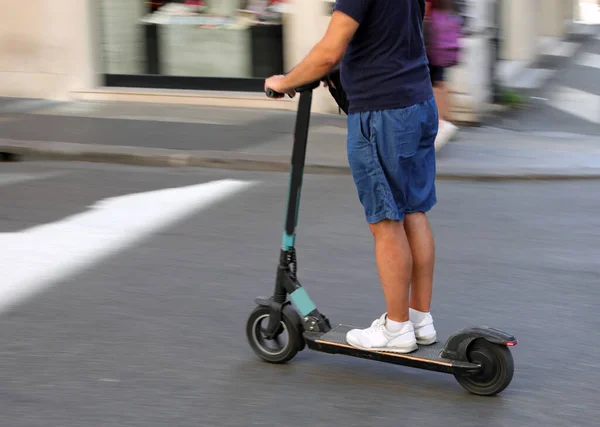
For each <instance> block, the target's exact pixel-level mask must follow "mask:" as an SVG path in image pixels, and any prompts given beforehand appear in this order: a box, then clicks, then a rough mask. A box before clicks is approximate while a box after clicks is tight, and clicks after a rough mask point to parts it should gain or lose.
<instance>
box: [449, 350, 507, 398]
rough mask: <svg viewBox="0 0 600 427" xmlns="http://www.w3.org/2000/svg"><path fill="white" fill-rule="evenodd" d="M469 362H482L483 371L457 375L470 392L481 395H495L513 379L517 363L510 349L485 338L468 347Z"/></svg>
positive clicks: (461, 383) (457, 378)
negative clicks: (515, 363)
mask: <svg viewBox="0 0 600 427" xmlns="http://www.w3.org/2000/svg"><path fill="white" fill-rule="evenodd" d="M467 358H468V360H469V362H473V363H479V364H481V367H482V369H481V372H478V373H477V374H471V375H467V376H463V375H455V377H456V380H457V381H458V382H459V384H460V385H461V386H462V387H463V388H464V389H465V390H467V391H468V392H470V393H473V394H476V395H479V396H494V395H496V394H498V393H500V392H501V391H503V390H504V389H505V388H506V387H508V385H509V384H510V382H511V381H512V378H513V374H514V370H515V365H514V361H513V357H512V354H511V353H510V350H509V349H508V348H507V347H505V346H503V345H499V344H494V343H491V342H489V341H487V340H485V339H483V338H479V339H476V340H475V341H473V342H472V343H471V345H469V347H468V349H467Z"/></svg>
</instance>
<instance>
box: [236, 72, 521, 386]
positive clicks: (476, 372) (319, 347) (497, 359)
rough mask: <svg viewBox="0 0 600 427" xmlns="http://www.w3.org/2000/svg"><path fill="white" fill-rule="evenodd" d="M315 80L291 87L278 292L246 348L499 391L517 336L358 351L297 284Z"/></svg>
mask: <svg viewBox="0 0 600 427" xmlns="http://www.w3.org/2000/svg"><path fill="white" fill-rule="evenodd" d="M334 73H338V74H334V75H333V77H335V78H334V81H335V83H336V85H335V86H334V85H333V84H332V79H331V78H330V77H331V74H330V75H329V76H328V77H326V78H324V79H327V78H329V79H328V80H327V81H328V83H329V88H330V92H331V94H332V96H334V98H335V99H336V101H337V102H338V105H340V108H341V109H343V110H344V111H345V112H346V114H347V113H348V110H347V107H348V104H347V101H346V98H345V95H344V92H343V88H342V87H341V82H340V80H339V71H335V72H334ZM322 80H323V79H322ZM323 81H326V80H323ZM320 82H321V80H319V81H316V82H313V83H311V84H308V85H306V86H303V87H301V88H298V89H296V92H297V93H299V94H300V100H299V105H298V111H297V116H296V127H295V133H294V138H295V141H294V147H293V150H292V160H291V174H290V181H289V192H288V201H287V214H286V218H285V228H284V232H283V242H282V247H281V251H280V254H279V266H278V267H277V273H276V278H275V290H274V292H273V295H272V296H271V297H268V298H266V297H263V298H256V299H255V302H256V304H257V307H256V308H255V309H254V311H252V313H251V314H250V316H249V318H248V321H247V324H246V335H247V338H248V341H249V343H250V347H251V348H252V349H253V350H254V352H255V353H256V355H257V356H258V357H260V358H261V359H263V360H264V361H266V362H270V363H286V362H288V361H290V360H291V359H292V358H293V357H294V356H295V355H296V354H297V353H298V352H299V351H302V350H304V348H305V347H306V346H308V348H309V349H311V350H315V351H320V352H323V353H329V354H342V355H346V356H353V357H358V358H362V359H369V360H374V361H378V362H386V363H391V364H395V365H404V366H409V367H413V368H419V369H425V370H430V371H436V372H441V373H447V374H452V375H454V377H455V378H456V380H457V381H458V383H459V384H460V385H461V386H462V387H463V388H464V389H465V390H467V391H468V392H470V393H473V394H475V395H479V396H493V395H496V394H498V393H500V392H502V391H503V390H504V389H505V388H506V387H508V385H509V384H510V382H511V380H512V378H513V373H514V361H513V357H512V354H511V352H510V350H509V347H512V346H515V345H516V344H517V343H518V340H517V339H516V338H515V337H514V336H512V335H510V334H508V333H506V332H503V331H500V330H498V329H494V328H490V327H486V326H476V327H469V328H465V329H462V330H460V331H458V332H455V333H454V334H452V335H451V336H450V337H448V339H447V340H446V342H445V343H440V342H438V343H435V344H433V345H429V346H419V348H418V349H417V350H415V351H413V352H412V353H408V354H402V353H393V352H384V351H367V350H362V349H358V348H355V347H353V346H351V345H350V344H348V343H347V341H346V333H347V332H348V331H349V330H350V329H353V327H351V326H348V325H337V326H334V327H332V326H331V323H330V321H329V319H328V318H327V317H326V316H325V315H324V314H323V313H321V312H320V311H319V310H318V309H317V307H316V305H315V303H314V302H313V301H312V300H311V299H310V297H309V295H308V293H307V292H306V289H305V288H304V287H303V286H302V285H301V284H300V282H299V281H298V275H297V273H298V271H297V265H298V264H297V259H296V249H295V247H294V243H295V235H296V226H297V224H298V209H299V202H300V192H301V187H302V177H303V172H304V163H305V157H306V145H307V141H308V129H309V124H310V109H311V103H312V95H313V90H314V89H316V88H317V87H319V85H320ZM267 96H269V97H271V98H280V97H282V96H283V95H282V94H279V93H276V92H274V91H273V90H271V89H267ZM292 303H293V305H292ZM294 306H295V308H294ZM284 336H287V340H285V342H284V340H282V338H283V337H284Z"/></svg>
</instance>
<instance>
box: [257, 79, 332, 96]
mask: <svg viewBox="0 0 600 427" xmlns="http://www.w3.org/2000/svg"><path fill="white" fill-rule="evenodd" d="M326 78H327V76H324V77H323V78H321V79H319V80H315V81H314V82H311V83H308V84H306V85H304V86H300V87H298V88H296V89H295V91H296V92H298V93H302V92H308V91H311V90H314V89H316V88H318V87H319V85H320V84H321V82H322V81H325V79H326ZM265 93H266V94H267V96H268V97H269V98H283V97H284V96H285V95H284V94H283V93H279V92H276V91H274V90H273V89H271V88H267V90H266V91H265Z"/></svg>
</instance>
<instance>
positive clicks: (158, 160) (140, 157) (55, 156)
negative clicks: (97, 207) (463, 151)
mask: <svg viewBox="0 0 600 427" xmlns="http://www.w3.org/2000/svg"><path fill="white" fill-rule="evenodd" d="M436 148H437V149H436V151H437V150H439V148H441V147H439V148H438V147H436ZM0 154H2V157H3V158H4V159H5V160H7V161H10V160H20V159H25V158H28V157H29V158H32V159H36V158H37V159H44V160H62V161H79V162H95V163H111V164H123V165H133V166H150V167H203V168H214V169H228V170H243V171H263V172H266V171H268V172H289V170H290V158H291V157H290V156H281V155H268V154H252V153H239V152H228V151H184V150H173V149H165V148H146V147H130V146H111V145H99V144H77V143H67V142H46V141H42V142H36V141H13V140H0ZM452 169H453V168H444V167H443V165H442V166H441V167H440V165H438V171H437V179H442V180H454V181H523V180H527V181H530V180H537V181H557V180H592V179H594V180H595V179H600V168H561V169H557V168H544V167H540V168H527V169H512V170H510V169H506V170H502V171H499V170H493V169H490V168H485V167H482V166H481V165H478V166H477V167H475V168H471V169H470V170H469V168H461V169H460V170H452ZM304 170H305V173H308V174H327V175H350V169H349V167H348V166H347V165H331V164H325V163H324V164H319V163H315V162H310V161H308V162H307V163H306V165H305V167H304Z"/></svg>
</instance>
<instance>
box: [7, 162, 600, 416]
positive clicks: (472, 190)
mask: <svg viewBox="0 0 600 427" xmlns="http://www.w3.org/2000/svg"><path fill="white" fill-rule="evenodd" d="M222 179H233V180H238V181H242V182H246V183H248V182H250V183H248V184H247V186H246V187H240V188H238V189H237V190H236V191H233V190H232V191H231V194H230V195H229V196H227V195H226V194H225V191H224V190H216V191H215V192H220V194H218V195H219V196H220V197H221V199H220V200H217V201H216V202H214V203H213V202H210V201H207V202H198V203H199V204H198V206H199V207H202V209H196V208H194V209H193V210H188V211H186V212H187V215H186V216H185V217H180V219H178V220H177V221H176V222H173V221H174V219H173V218H175V217H174V216H172V217H170V218H171V219H170V220H169V221H171V222H169V221H163V226H160V227H159V226H157V227H156V229H154V230H152V233H151V234H144V233H148V230H146V231H143V230H142V228H139V227H141V226H143V225H144V224H146V223H149V222H151V221H158V220H157V218H159V217H160V216H161V215H163V214H164V213H165V212H167V211H169V210H174V209H176V208H177V206H179V204H181V203H184V204H185V203H188V204H189V203H192V202H193V200H192V199H193V198H194V197H195V198H201V197H203V196H202V192H203V191H204V192H206V191H209V190H206V188H205V187H204V186H200V187H191V188H192V189H191V190H189V191H191V193H181V194H179V193H177V192H175V193H169V192H168V193H164V194H163V193H160V194H157V193H149V194H150V196H149V198H148V199H144V198H143V197H142V198H138V199H131V198H129V199H117V200H116V201H115V199H112V200H113V202H103V203H104V204H102V205H100V206H99V208H98V209H97V210H99V211H102V209H104V211H105V213H104V214H101V215H100V216H98V215H96V216H95V217H93V218H92V217H88V216H85V215H84V217H80V216H76V217H73V215H80V214H84V213H86V212H87V213H89V212H93V211H91V210H89V209H90V206H92V205H93V204H94V203H96V202H97V201H99V200H103V199H107V198H114V197H116V196H123V195H128V194H132V193H140V192H152V191H155V190H159V189H171V188H182V187H186V186H197V185H198V184H202V183H207V182H210V181H215V180H222ZM236 182H237V181H236ZM234 184H235V183H234ZM234 184H231V185H234ZM227 185H229V184H227ZM287 185H288V180H287V176H286V175H285V174H276V173H272V174H257V173H242V172H232V171H218V170H165V169H149V168H144V169H142V168H133V167H121V166H106V165H97V164H93V165H84V164H68V165H67V164H58V163H54V164H52V163H45V164H42V163H40V164H31V163H24V164H0V230H1V231H2V233H0V246H1V247H0V251H1V252H2V254H3V255H2V258H0V271H2V272H3V275H4V279H3V280H2V281H0V283H2V282H4V284H3V285H0V291H1V292H0V303H1V304H0V308H3V311H2V312H0V337H2V340H1V344H0V378H2V381H1V382H0V413H1V414H2V422H1V423H2V425H5V426H11V427H21V426H23V427H25V426H26V427H38V426H40V427H41V426H43V427H54V426H56V427H58V426H60V427H71V426H77V427H82V426H86V427H87V426H102V427H108V426H119V427H123V426H144V427H154V426H156V427H158V426H160V427H164V426H219V427H220V426H252V425H260V426H286V427H295V426H306V425H312V426H324V427H325V426H327V427H330V426H367V425H377V426H400V425H401V426H408V425H419V426H440V425H450V424H452V425H457V426H461V427H470V426H473V427H475V426H477V427H480V426H493V427H500V426H507V427H508V426H511V427H512V426H515V425H518V426H529V427H533V426H544V427H551V426H557V427H558V426H560V427H564V426H594V425H598V423H599V422H600V421H599V420H600V406H599V405H598V402H599V401H600V398H599V396H600V392H599V391H598V386H599V385H600V373H599V368H600V362H599V361H598V355H597V352H598V348H599V347H600V337H599V335H598V330H599V328H600V317H599V316H598V306H599V305H600V288H599V287H598V277H599V274H598V269H599V267H598V259H599V251H598V242H599V239H600V216H599V215H598V212H600V199H599V198H598V197H597V194H598V190H599V189H600V183H599V182H596V181H569V182H541V181H537V182H515V183H508V182H504V183H468V182H439V184H438V193H439V204H438V206H437V207H436V208H435V210H434V211H433V212H432V215H431V218H432V222H433V226H434V231H435V235H436V239H437V267H436V269H437V270H436V283H435V296H434V310H433V314H434V318H435V319H436V321H437V328H438V331H439V333H440V335H441V338H445V337H446V336H447V335H448V334H449V333H451V332H452V331H454V330H456V329H458V328H461V327H463V326H467V325H469V324H488V325H493V326H495V327H498V328H501V329H505V330H507V331H510V332H512V333H514V334H515V335H516V336H517V337H518V338H519V340H520V343H519V345H518V346H517V347H515V348H514V350H513V354H514V358H515V363H516V372H515V377H514V380H513V383H512V384H511V386H510V387H509V388H508V389H507V390H506V391H505V392H504V393H503V394H501V395H499V396H496V397H494V398H481V397H475V396H472V395H469V394H467V393H466V392H465V391H463V389H462V388H461V387H460V386H459V385H458V383H457V382H456V381H455V380H454V378H453V377H451V376H449V375H444V374H437V373H430V372H425V371H419V370H415V369H410V368H403V367H395V366H389V365H383V364H378V363H375V362H371V361H364V360H358V359H351V358H344V357H342V356H330V355H324V354H319V353H314V352H310V351H308V350H306V351H305V352H303V353H301V354H299V355H298V356H297V357H296V358H295V359H294V360H293V361H292V362H291V363H290V364H288V365H286V366H273V365H268V364H265V363H263V362H261V361H259V360H257V358H256V357H255V355H254V354H253V353H252V352H251V350H250V348H249V346H248V344H247V342H246V338H245V335H244V325H245V320H246V317H247V315H248V314H249V312H250V311H251V310H252V309H253V302H252V300H253V298H254V297H255V296H258V295H266V294H268V293H269V292H270V291H271V288H272V284H273V280H274V273H275V267H276V262H277V255H278V250H279V241H280V233H281V227H282V222H283V210H284V204H285V199H286V194H285V192H286V190H287ZM209 188H210V187H209ZM176 191H177V190H176ZM228 191H229V190H228ZM181 195H183V196H185V197H180V196H181ZM132 200H133V202H132V203H130V202H131V201H132ZM182 200H183V202H182ZM106 203H108V204H106ZM110 203H114V205H111V204H110ZM111 206H112V207H111ZM111 209H112V210H111ZM106 212H108V213H106ZM155 214H156V215H155ZM102 215H103V216H102ZM153 215H155V216H153ZM138 216H139V218H138ZM69 218H70V219H69ZM77 218H80V219H79V220H77ZM82 218H83V219H82ZM153 218H154V219H153ZM74 221H75V222H76V221H79V222H78V223H77V225H76V226H75V225H72V224H74V223H75V222H74ZM49 223H54V225H50V226H47V227H39V226H41V225H44V224H49ZM69 224H71V225H69ZM123 224H124V226H123V227H122V228H121V229H119V228H118V227H119V226H121V225H123ZM164 224H168V225H164ZM77 227H78V228H77ZM111 227H112V228H111ZM136 227H138V228H139V230H141V231H138V235H137V238H140V236H141V237H143V239H142V240H135V239H133V240H129V241H126V242H125V243H123V242H124V241H123V240H121V241H118V240H116V239H118V238H120V237H122V236H125V235H127V233H128V231H127V230H128V229H130V228H131V229H136ZM73 230H75V231H76V233H75V234H73ZM115 230H120V231H119V232H115ZM298 232H299V235H298V240H297V247H298V251H299V268H300V279H301V281H302V282H303V283H304V284H305V286H306V287H307V289H308V291H309V292H310V294H311V296H312V298H313V300H315V301H316V302H317V304H318V306H319V308H320V309H321V310H322V311H323V312H325V313H326V314H327V315H328V316H329V318H330V319H332V321H333V322H334V323H341V322H344V323H350V324H357V325H362V324H367V323H370V322H371V321H372V320H373V319H374V318H375V317H377V316H379V315H380V314H381V312H382V310H383V307H384V305H383V299H382V295H381V292H380V289H379V284H378V280H377V276H376V270H375V265H374V260H373V255H372V242H371V238H370V235H369V232H368V230H367V228H366V227H365V224H364V222H363V217H362V212H361V209H360V206H359V204H358V200H357V197H356V195H355V192H354V188H353V184H352V182H351V181H350V177H348V176H322V175H320V176H307V177H306V178H305V186H304V189H303V199H302V203H301V212H300V228H299V231H298ZM111 239H112V240H111ZM134 240H135V241H134ZM119 242H121V243H119ZM127 242H129V243H127ZM132 242H133V243H132ZM18 245H20V246H18ZM102 245H105V246H104V247H105V248H108V249H107V250H105V251H104V252H103V253H102V254H100V255H98V253H99V251H100V249H98V248H100V247H101V246H102ZM111 245H112V246H111ZM119 245H120V246H119ZM15 248H16V249H15ZM65 251H66V252H68V251H72V252H69V254H70V256H69V257H67V258H65V257H63V258H60V255H61V254H62V253H63V252H65ZM96 255H97V256H96ZM94 256H95V258H94ZM86 257H87V258H86ZM84 258H85V259H87V260H88V261H89V263H88V264H81V265H83V266H84V268H82V269H81V270H76V269H74V270H70V271H69V272H68V273H64V271H63V270H64V269H65V268H66V267H64V266H66V265H67V264H69V263H71V264H70V265H73V263H74V262H75V261H78V260H82V259H84ZM55 260H59V261H56V262H55ZM57 266H58V267H57ZM63 267H64V268H63ZM57 268H58V270H61V269H62V270H61V271H63V273H64V274H63V275H62V276H61V275H60V274H58V275H54V276H49V275H48V276H45V275H44V274H41V273H40V274H39V275H37V276H35V277H34V278H33V279H31V278H30V279H31V280H30V281H29V282H26V281H25V279H23V280H22V281H21V282H18V283H21V284H23V283H28V284H27V286H29V287H30V288H31V289H32V291H31V295H30V297H28V298H25V297H23V298H24V299H22V300H19V301H20V302H19V303H18V304H16V305H8V302H7V299H10V298H11V295H13V294H14V292H16V291H17V290H18V289H16V290H15V289H14V288H11V284H12V285H14V283H13V282H11V280H13V279H14V278H15V277H17V278H19V277H21V276H19V274H24V272H25V273H26V272H27V271H32V272H44V271H46V272H50V271H58V270H56V269H57ZM28 269H31V270H28ZM53 269H54V270H53ZM25 276H26V274H25ZM25 276H23V277H25ZM30 276H31V275H30ZM7 277H8V279H7ZM15 283H16V282H15ZM23 286H24V285H23ZM11 292H12V293H11Z"/></svg>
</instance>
